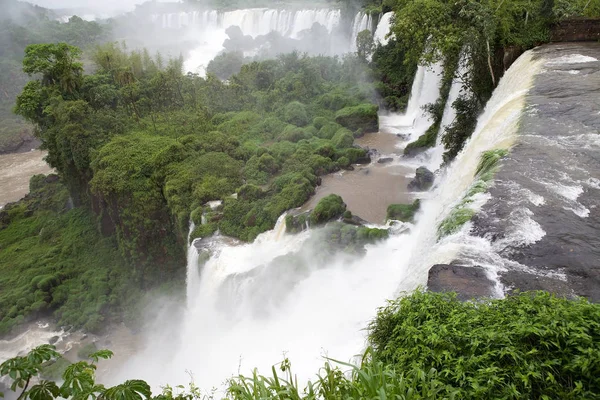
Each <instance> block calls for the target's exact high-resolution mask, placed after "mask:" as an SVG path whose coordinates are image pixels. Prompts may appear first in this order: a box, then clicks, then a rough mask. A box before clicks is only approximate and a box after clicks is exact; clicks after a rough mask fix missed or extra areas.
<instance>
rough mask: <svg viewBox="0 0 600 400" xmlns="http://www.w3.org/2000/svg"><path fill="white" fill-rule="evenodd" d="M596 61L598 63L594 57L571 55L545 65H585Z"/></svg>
mask: <svg viewBox="0 0 600 400" xmlns="http://www.w3.org/2000/svg"><path fill="white" fill-rule="evenodd" d="M596 61H598V59H597V58H594V57H590V56H584V55H582V54H570V55H568V56H562V57H558V58H555V59H553V60H550V61H547V62H546V64H545V65H548V66H550V65H565V64H583V63H589V62H596Z"/></svg>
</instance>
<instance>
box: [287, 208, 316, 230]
mask: <svg viewBox="0 0 600 400" xmlns="http://www.w3.org/2000/svg"><path fill="white" fill-rule="evenodd" d="M309 225H310V211H304V212H298V211H297V210H292V211H290V212H289V214H288V215H287V216H286V217H285V230H286V232H289V233H298V232H302V231H303V230H306V229H308V226H309Z"/></svg>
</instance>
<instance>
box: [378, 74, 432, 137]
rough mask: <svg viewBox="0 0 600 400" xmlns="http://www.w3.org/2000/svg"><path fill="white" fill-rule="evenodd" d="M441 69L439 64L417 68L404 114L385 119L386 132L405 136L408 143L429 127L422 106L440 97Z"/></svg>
mask: <svg viewBox="0 0 600 400" xmlns="http://www.w3.org/2000/svg"><path fill="white" fill-rule="evenodd" d="M442 71H443V67H442V64H441V63H440V62H438V63H435V64H433V65H431V66H428V67H425V66H422V65H420V66H419V67H418V68H417V72H416V74H415V78H414V81H413V84H412V88H411V91H410V98H409V100H408V105H407V107H406V112H405V113H404V114H393V115H391V116H389V117H388V118H386V120H385V122H384V124H385V125H386V126H387V131H388V132H391V133H394V134H397V133H399V134H403V135H406V139H407V140H409V141H412V140H416V139H417V138H418V137H419V136H421V135H422V134H423V133H425V131H426V130H427V129H428V128H429V127H430V126H431V124H432V122H433V121H432V120H431V117H430V116H429V115H428V114H427V113H425V111H424V110H423V106H425V105H427V104H430V103H435V102H436V101H437V99H438V98H439V97H440V86H441V83H442Z"/></svg>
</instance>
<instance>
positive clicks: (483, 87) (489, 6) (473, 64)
mask: <svg viewBox="0 0 600 400" xmlns="http://www.w3.org/2000/svg"><path fill="white" fill-rule="evenodd" d="M369 3H371V4H372V6H381V7H382V6H383V5H384V4H385V5H387V6H388V7H391V8H392V9H393V10H394V12H395V18H394V21H393V24H392V32H393V33H394V36H395V40H396V41H397V44H396V45H395V47H396V50H394V51H396V52H398V53H401V54H402V57H401V58H399V61H400V63H404V64H405V65H407V66H413V65H415V64H416V63H417V62H422V63H431V62H435V61H443V62H446V67H447V68H446V72H447V73H448V72H450V70H449V68H448V67H450V65H451V64H449V63H447V62H448V60H457V59H458V56H459V54H460V52H461V51H465V50H466V51H465V54H464V56H465V62H466V66H467V70H468V72H467V73H466V74H465V75H464V76H461V77H460V78H461V81H462V82H464V84H465V87H466V88H467V93H464V94H462V95H461V96H460V98H459V99H458V100H457V101H456V102H455V103H454V105H453V106H454V108H455V109H456V110H457V114H458V115H457V118H456V119H455V121H454V123H453V124H451V125H450V126H449V127H447V128H446V132H445V133H444V138H443V142H444V145H445V147H446V153H445V155H444V162H446V163H447V162H449V161H451V160H452V159H453V158H454V157H455V156H456V154H458V152H459V151H460V150H461V149H462V147H463V146H464V143H465V141H466V139H467V138H468V137H469V136H470V135H471V134H472V133H473V130H474V129H475V125H476V120H477V116H478V114H479V113H480V112H481V111H482V110H483V107H484V106H485V103H486V102H487V100H488V99H489V98H490V96H491V94H492V91H493V90H494V88H495V87H496V85H497V84H498V81H499V79H500V77H501V76H502V74H503V73H504V70H505V66H504V49H505V48H511V49H518V50H520V51H524V50H527V49H530V48H532V47H534V46H537V45H539V44H541V43H545V42H548V41H549V39H550V28H551V26H552V24H554V23H556V22H557V21H560V20H561V19H563V18H570V17H575V16H578V15H581V16H596V17H597V16H599V15H600V10H599V9H598V5H597V4H591V3H592V2H590V1H587V0H576V1H549V0H513V1H503V0H485V1H454V2H451V1H446V0H403V1H400V0H391V1H384V2H382V1H379V0H375V1H370V2H369ZM376 56H377V52H375V55H374V57H373V60H374V61H375V60H376ZM451 70H452V71H454V68H452V69H451ZM450 73H452V72H450ZM382 81H384V82H385V80H384V79H382ZM444 102H445V100H444ZM443 107H444V106H443V104H442V105H441V108H442V110H443ZM434 108H437V106H434ZM434 115H435V114H434ZM435 120H437V121H439V119H438V118H435ZM438 123H439V122H438ZM438 130H439V125H438V126H437V127H435V124H434V126H432V128H431V129H430V131H429V132H427V133H426V135H425V136H424V137H421V138H419V141H418V143H415V144H413V145H412V146H411V147H412V148H410V149H408V150H407V151H408V152H410V151H411V150H415V149H416V148H419V147H425V146H427V145H430V144H431V143H432V142H433V141H434V140H435V135H436V134H437V131H438Z"/></svg>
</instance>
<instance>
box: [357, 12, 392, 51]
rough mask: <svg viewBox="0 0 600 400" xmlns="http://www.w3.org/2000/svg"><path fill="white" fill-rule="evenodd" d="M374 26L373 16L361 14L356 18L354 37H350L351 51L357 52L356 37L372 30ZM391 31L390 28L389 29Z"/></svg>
mask: <svg viewBox="0 0 600 400" xmlns="http://www.w3.org/2000/svg"><path fill="white" fill-rule="evenodd" d="M372 26H373V18H372V17H371V15H368V14H365V13H363V12H359V13H358V14H356V17H354V23H353V24H352V36H351V37H350V40H351V42H350V51H356V37H357V36H358V34H359V33H360V32H362V31H364V30H366V29H368V30H371V29H372ZM388 29H389V27H388Z"/></svg>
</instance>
